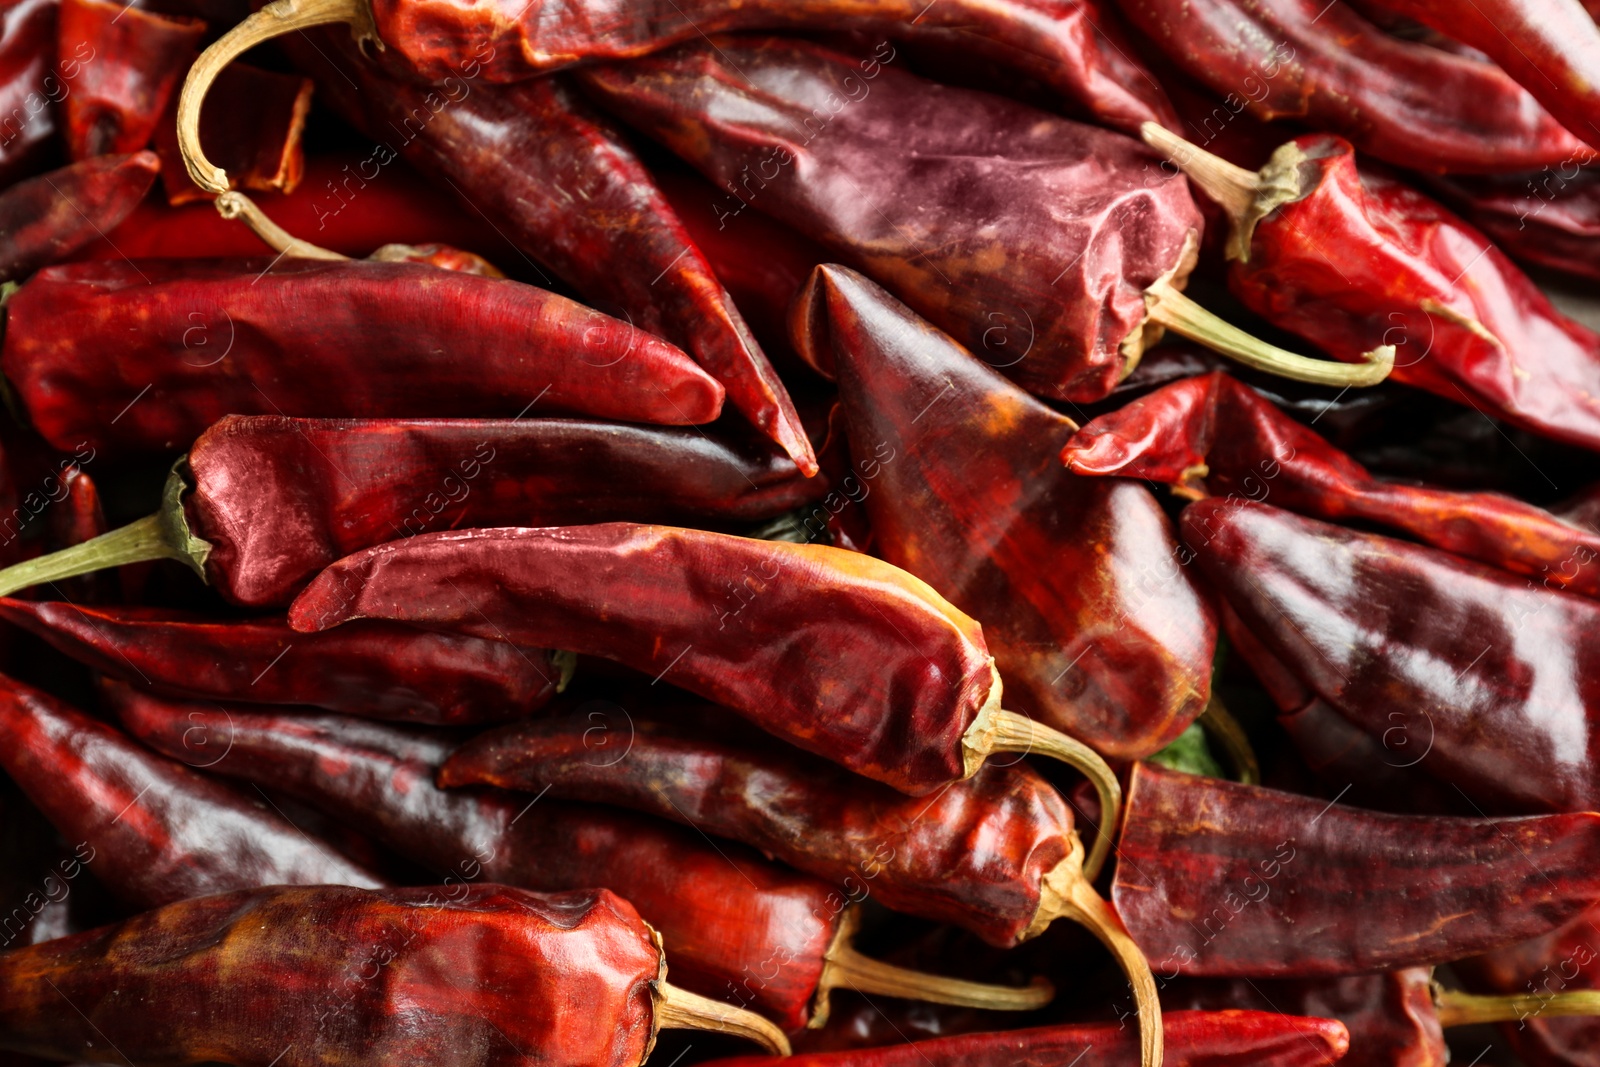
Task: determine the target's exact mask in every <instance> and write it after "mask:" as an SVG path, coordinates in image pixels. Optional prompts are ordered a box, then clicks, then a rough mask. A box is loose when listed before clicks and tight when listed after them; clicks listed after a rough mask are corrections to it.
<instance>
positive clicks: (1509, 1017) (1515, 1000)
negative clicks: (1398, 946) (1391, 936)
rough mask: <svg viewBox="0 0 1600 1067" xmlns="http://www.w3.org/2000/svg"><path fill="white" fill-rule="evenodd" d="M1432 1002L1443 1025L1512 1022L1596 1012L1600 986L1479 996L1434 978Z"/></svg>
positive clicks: (1599, 1012)
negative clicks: (1446, 986) (1446, 985)
mask: <svg viewBox="0 0 1600 1067" xmlns="http://www.w3.org/2000/svg"><path fill="white" fill-rule="evenodd" d="M1433 1005H1434V1009H1435V1010H1436V1011H1437V1012H1438V1015H1439V1025H1440V1026H1442V1027H1445V1028H1449V1027H1452V1026H1471V1025H1473V1024H1475V1023H1515V1022H1521V1021H1523V1020H1524V1019H1534V1018H1538V1017H1539V1016H1542V1015H1543V1016H1557V1015H1600V990H1597V989H1570V990H1567V991H1566V992H1564V993H1519V994H1514V995H1511V996H1479V995H1477V994H1474V993H1463V992H1461V991H1460V990H1456V989H1445V988H1443V987H1442V986H1440V985H1439V983H1437V982H1435V983H1434V984H1433Z"/></svg>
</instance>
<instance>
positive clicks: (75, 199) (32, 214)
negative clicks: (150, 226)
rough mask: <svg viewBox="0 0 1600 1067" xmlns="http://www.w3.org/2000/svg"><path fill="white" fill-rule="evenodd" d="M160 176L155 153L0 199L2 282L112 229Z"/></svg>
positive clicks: (85, 168)
mask: <svg viewBox="0 0 1600 1067" xmlns="http://www.w3.org/2000/svg"><path fill="white" fill-rule="evenodd" d="M160 170H161V161H160V159H158V158H157V157H156V154H155V153H154V152H135V153H133V154H132V155H126V156H104V157H101V158H99V159H89V160H85V161H84V162H82V163H73V164H70V165H68V166H65V167H62V168H61V169H60V170H55V171H51V172H50V173H49V174H41V175H40V176H38V177H37V178H29V179H27V180H26V181H21V182H18V183H17V184H16V185H13V186H11V187H10V188H9V189H7V190H5V192H3V193H0V281H13V280H15V279H20V278H25V277H27V276H28V275H30V274H32V273H33V272H34V271H36V270H38V269H39V268H40V267H43V266H46V265H48V264H50V263H54V262H56V261H58V260H62V259H65V258H67V257H68V256H70V255H72V254H73V253H74V252H77V251H78V250H79V249H81V248H83V247H84V246H85V245H87V244H89V243H90V242H91V241H93V240H95V239H96V238H97V237H102V236H104V235H105V234H107V233H109V232H111V231H112V230H113V229H115V228H116V226H117V224H118V223H120V222H121V221H122V220H123V219H125V218H127V217H128V215H129V214H130V213H132V211H133V209H134V208H136V207H137V206H138V205H139V201H140V200H143V199H144V195H145V194H146V193H147V192H149V191H150V186H151V185H152V184H153V183H154V182H155V178H156V174H158V173H159V172H160Z"/></svg>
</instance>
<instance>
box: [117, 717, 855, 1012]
mask: <svg viewBox="0 0 1600 1067" xmlns="http://www.w3.org/2000/svg"><path fill="white" fill-rule="evenodd" d="M107 690H108V696H109V698H110V702H111V703H112V705H113V706H114V707H115V709H116V712H117V716H118V718H119V719H120V720H121V721H122V724H123V726H124V727H125V728H126V729H127V730H128V731H129V732H130V733H132V734H133V735H134V736H135V737H137V738H139V739H140V740H141V741H143V742H145V743H146V744H149V745H151V746H152V747H154V748H155V749H156V750H157V751H160V752H165V753H166V754H168V755H170V756H172V757H173V758H174V759H180V760H185V761H188V762H201V763H204V764H205V765H206V769H207V771H209V772H211V773H214V774H224V775H229V776H237V777H240V778H242V779H244V780H246V781H249V782H252V783H254V784H256V785H259V786H263V787H265V788H268V789H272V790H276V791H281V792H283V793H287V794H288V795H289V796H292V797H294V798H295V799H297V800H302V801H305V802H306V803H308V804H311V805H313V806H314V807H316V808H318V809H319V810H322V811H326V812H328V813H329V814H331V815H333V816H334V817H336V818H338V819H339V820H341V821H342V822H344V823H346V824H348V825H350V826H352V827H354V828H355V829H357V830H360V831H361V832H363V833H364V834H367V835H368V836H370V837H372V838H374V839H375V840H378V841H380V842H381V843H383V844H386V845H388V846H389V847H390V848H392V849H394V850H395V851H396V852H397V853H399V854H400V855H402V856H405V857H406V858H407V859H410V860H413V861H415V862H417V863H420V864H422V865H423V866H425V867H426V868H427V869H428V870H430V871H433V872H435V873H439V874H441V875H445V876H448V877H449V878H454V879H458V880H465V881H491V882H500V883H503V884H505V885H515V886H520V887H522V888H524V889H535V890H539V891H542V892H561V891H564V890H571V889H581V888H584V887H586V886H592V885H604V886H608V887H610V888H611V889H613V890H614V891H616V892H617V893H620V894H622V895H623V896H624V897H626V898H627V899H628V901H629V902H630V903H632V904H633V905H634V907H636V908H638V909H639V913H640V914H641V915H642V916H643V917H644V918H645V920H646V921H647V922H649V923H650V924H651V925H652V926H654V927H655V928H656V929H657V930H659V931H660V932H661V937H662V943H663V944H664V945H665V946H666V949H667V951H668V952H669V953H670V954H671V958H672V981H673V983H674V984H676V985H681V986H684V987H685V988H688V989H692V990H694V991H695V992H699V993H703V994H705V995H706V996H714V997H722V998H724V999H733V1000H735V1001H737V1002H740V1003H741V1004H743V1005H748V1006H750V1007H752V1008H754V1009H755V1010H758V1011H760V1012H761V1013H762V1014H765V1015H767V1016H768V1017H770V1018H771V1019H773V1021H774V1022H776V1023H777V1024H778V1025H779V1026H782V1027H784V1028H785V1029H798V1028H800V1027H803V1026H805V1024H806V1021H807V1019H808V1018H809V1016H810V1012H811V1000H812V997H813V996H814V995H815V993H816V991H817V984H818V981H819V979H820V977H821V974H822V969H823V954H824V953H825V952H827V950H828V948H829V946H830V945H831V943H832V941H833V938H834V935H835V934H836V932H837V928H838V925H839V919H840V917H841V915H842V912H841V910H840V909H839V908H838V907H837V906H836V905H835V902H834V901H832V900H830V897H832V896H833V889H832V887H830V886H829V885H827V884H826V883H824V882H821V881H819V880H817V879H815V878H812V877H809V876H807V875H803V874H797V873H794V872H792V871H789V870H786V869H785V868H782V867H779V866H777V865H775V864H772V863H768V862H766V861H764V860H762V859H761V858H760V857H759V856H757V855H755V854H754V853H753V852H748V851H746V850H744V849H742V848H740V847H739V846H737V845H734V844H731V843H728V842H722V843H719V844H716V845H712V844H710V843H708V842H707V841H706V840H705V839H704V838H702V837H701V836H699V835H698V834H697V833H695V832H693V831H691V830H684V829H681V828H679V827H677V826H673V825H671V824H669V823H667V822H664V821H662V820H659V819H650V818H645V817H643V816H640V815H635V814H633V813H631V812H624V811H619V810H616V809H613V808H610V807H607V806H601V805H580V804H566V803H563V802H561V801H559V800H553V799H550V798H548V797H546V798H542V799H540V800H539V802H538V806H537V807H530V806H529V803H528V799H527V798H525V797H519V796H514V795H511V794H507V793H503V792H501V791H499V790H495V789H456V790H450V791H446V790H443V789H440V788H438V787H437V786H435V785H434V784H433V779H434V775H435V774H436V773H437V771H438V769H439V767H440V766H441V765H442V764H443V763H444V761H445V760H446V758H448V757H449V755H450V753H451V752H452V751H453V750H454V749H455V748H456V746H457V745H458V743H459V741H460V738H459V737H457V736H455V735H453V734H446V733H442V732H438V731H422V730H415V729H406V728H404V727H397V726H391V725H388V724H383V723H372V722H358V721H354V720H351V719H346V718H342V717H339V716H331V715H287V714H281V713H279V712H276V711H273V710H271V709H265V708H257V709H253V708H248V707H244V706H241V705H237V704H234V705H229V706H226V707H224V706H220V705H217V704H190V703H187V702H182V701H173V700H163V699H160V698H156V697H151V696H147V695H145V694H142V693H139V692H136V691H135V690H133V689H131V688H129V687H127V686H123V685H111V686H108V687H107ZM604 720H605V715H604V713H601V718H600V719H594V718H590V717H588V716H585V725H586V726H587V727H590V728H592V727H594V726H595V725H596V724H597V723H600V724H602V725H603V724H604ZM622 727H623V723H622V721H621V720H620V719H619V720H618V721H616V722H615V723H614V724H613V725H612V728H613V729H617V730H620V729H621V728H622ZM596 736H598V735H596ZM590 757H591V758H592V759H594V760H596V761H598V762H602V763H603V762H606V761H609V760H612V759H616V758H618V756H617V755H616V754H614V753H613V752H611V751H610V750H609V749H608V748H606V747H602V746H600V745H599V744H598V743H596V745H595V746H594V747H592V748H591V750H590ZM624 758H625V757H624Z"/></svg>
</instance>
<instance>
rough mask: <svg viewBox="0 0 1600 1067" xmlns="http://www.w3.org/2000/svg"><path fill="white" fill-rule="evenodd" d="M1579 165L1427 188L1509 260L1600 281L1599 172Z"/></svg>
mask: <svg viewBox="0 0 1600 1067" xmlns="http://www.w3.org/2000/svg"><path fill="white" fill-rule="evenodd" d="M1578 162H1579V161H1578V160H1577V159H1568V160H1563V161H1562V164H1561V166H1560V167H1550V168H1546V169H1545V170H1543V171H1539V172H1536V173H1532V174H1515V175H1506V176H1504V177H1479V178H1471V177H1463V176H1460V175H1451V176H1446V177H1440V178H1436V179H1434V180H1433V181H1432V182H1430V187H1431V188H1432V189H1433V190H1434V191H1435V192H1437V193H1438V194H1439V195H1440V196H1441V197H1443V198H1444V200H1445V201H1446V202H1447V203H1449V204H1450V205H1451V206H1452V207H1454V208H1455V209H1456V210H1457V211H1460V212H1461V213H1462V214H1463V215H1465V216H1466V217H1467V218H1468V219H1470V220H1471V222H1472V224H1473V225H1474V226H1476V227H1477V228H1478V229H1480V230H1482V231H1483V232H1484V233H1486V234H1488V235H1489V236H1490V237H1491V238H1493V239H1494V243H1495V244H1497V245H1499V246H1500V248H1502V249H1503V250H1505V252H1506V253H1507V254H1509V255H1510V256H1511V258H1513V259H1516V260H1519V261H1521V262H1523V263H1531V264H1534V265H1536V266H1540V267H1548V268H1549V269H1551V270H1558V271H1563V272H1565V273H1567V274H1573V275H1577V276H1578V277H1581V278H1591V279H1595V280H1600V171H1597V170H1594V169H1582V168H1580V167H1579V166H1578Z"/></svg>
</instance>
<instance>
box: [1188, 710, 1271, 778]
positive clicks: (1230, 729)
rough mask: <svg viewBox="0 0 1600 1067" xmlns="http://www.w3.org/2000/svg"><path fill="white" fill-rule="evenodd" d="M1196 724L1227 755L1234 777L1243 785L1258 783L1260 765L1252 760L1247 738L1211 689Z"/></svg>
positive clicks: (1242, 728)
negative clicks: (1198, 721) (1209, 696)
mask: <svg viewBox="0 0 1600 1067" xmlns="http://www.w3.org/2000/svg"><path fill="white" fill-rule="evenodd" d="M1200 726H1201V728H1203V729H1204V730H1205V732H1206V733H1207V734H1208V735H1209V736H1210V737H1211V739H1212V740H1213V741H1215V742H1216V743H1217V745H1218V747H1219V748H1221V749H1222V751H1223V752H1224V753H1226V754H1227V757H1228V764H1229V765H1230V766H1231V767H1232V768H1233V776H1234V777H1235V778H1237V779H1238V780H1239V781H1241V782H1243V783H1244V784H1245V785H1260V784H1261V764H1260V762H1258V761H1257V760H1256V750H1255V749H1254V748H1252V747H1251V745H1250V737H1249V735H1248V734H1246V733H1245V732H1244V727H1243V726H1240V725H1239V720H1238V719H1235V718H1234V717H1233V712H1231V711H1229V710H1228V706H1227V705H1226V704H1224V703H1223V702H1222V698H1221V697H1219V696H1217V694H1216V691H1215V690H1212V693H1211V700H1210V701H1209V702H1208V703H1207V704H1206V710H1205V711H1203V712H1201V713H1200Z"/></svg>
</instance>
